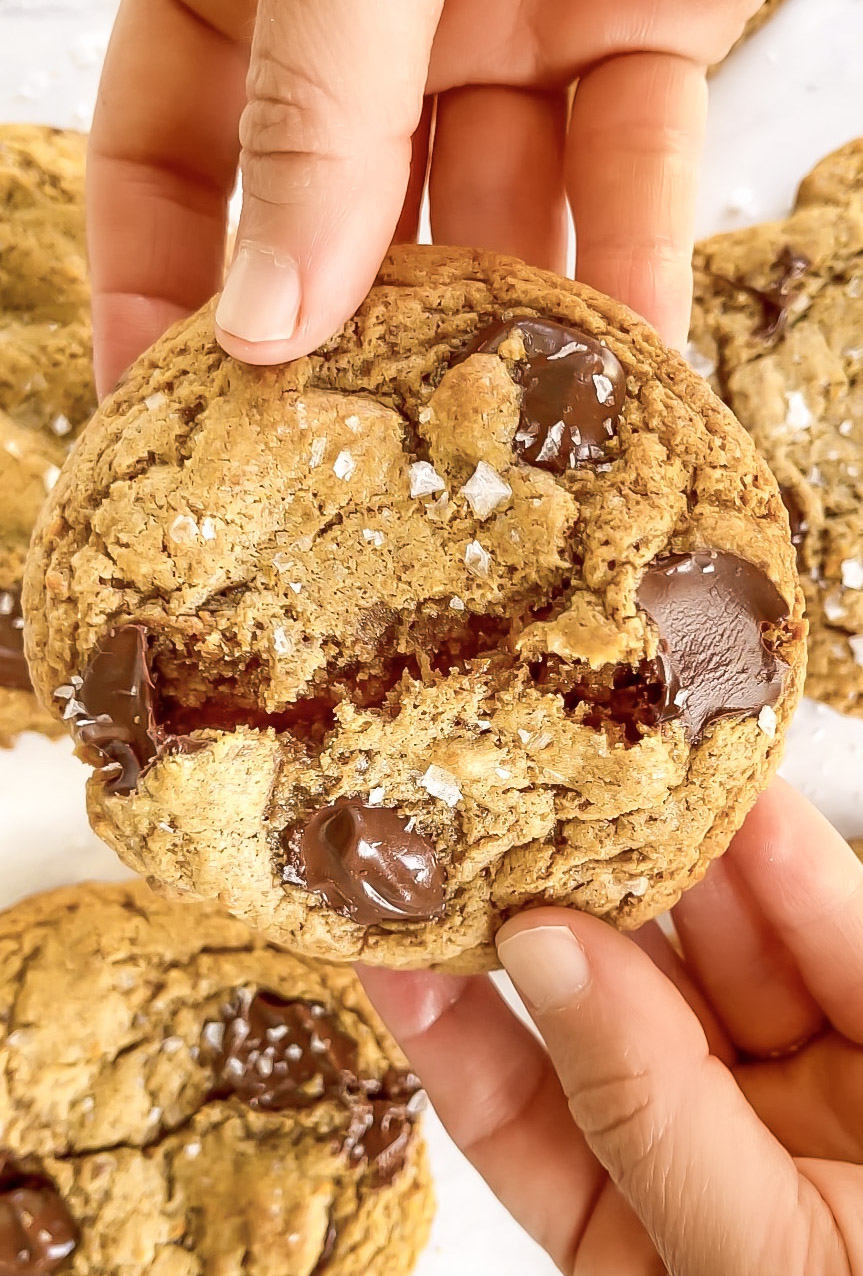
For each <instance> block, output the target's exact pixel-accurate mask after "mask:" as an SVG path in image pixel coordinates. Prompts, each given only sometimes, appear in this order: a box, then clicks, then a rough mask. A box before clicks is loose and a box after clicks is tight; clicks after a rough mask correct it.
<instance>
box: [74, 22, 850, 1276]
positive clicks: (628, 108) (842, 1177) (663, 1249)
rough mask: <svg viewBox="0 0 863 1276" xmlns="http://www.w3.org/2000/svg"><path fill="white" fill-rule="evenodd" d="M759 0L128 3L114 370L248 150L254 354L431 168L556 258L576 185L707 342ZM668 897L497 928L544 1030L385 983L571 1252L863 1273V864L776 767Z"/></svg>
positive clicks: (321, 291)
mask: <svg viewBox="0 0 863 1276" xmlns="http://www.w3.org/2000/svg"><path fill="white" fill-rule="evenodd" d="M756 7H757V4H756V2H755V0H747V2H743V0H740V2H737V3H732V2H731V0H710V2H707V0H705V2H703V3H694V2H693V0H614V3H611V2H609V3H605V4H596V3H593V2H590V3H588V0H584V2H580V0H569V2H568V3H567V4H566V5H565V6H564V5H562V4H561V3H560V0H532V2H531V3H528V2H527V0H498V2H497V3H495V5H494V6H493V8H491V7H490V6H489V5H488V4H487V3H483V0H446V3H445V4H444V3H443V0H411V3H410V5H406V4H405V3H404V0H364V3H363V5H362V7H359V6H358V4H357V0H261V2H260V4H259V6H258V7H257V11H256V8H255V5H254V4H253V3H251V2H250V0H187V2H186V3H182V2H181V0H124V3H123V5H122V6H121V11H120V15H119V19H118V23H117V28H116V31H115V34H114V38H113V39H112V42H111V48H110V51H109V56H108V59H107V63H106V68H105V73H104V77H103V83H102V88H101V92H100V99H99V107H98V110H97V113H96V119H95V122H94V128H93V134H92V143H91V155H90V165H89V183H90V236H91V258H92V267H93V277H94V289H95V296H94V318H95V325H96V358H97V372H98V380H99V385H100V388H101V390H102V392H103V393H104V392H105V391H106V390H108V389H110V387H111V385H112V384H113V383H114V382H115V381H116V379H117V377H118V376H119V375H120V374H121V372H122V371H123V369H124V368H125V367H126V365H127V364H128V363H129V362H130V361H131V360H132V359H133V358H134V357H135V356H136V355H137V354H139V353H140V352H141V350H142V349H143V348H144V347H145V346H147V345H148V344H150V342H151V341H152V340H154V339H155V338H156V337H157V336H158V335H159V334H160V333H161V332H162V331H163V329H164V328H165V327H167V326H168V324H169V323H171V322H172V321H173V320H174V319H177V318H179V317H180V316H181V315H184V314H186V313H188V312H189V311H190V310H193V309H194V308H195V307H197V306H198V305H199V304H200V303H201V302H202V301H203V300H204V299H205V298H206V297H207V296H209V295H210V294H211V293H213V292H215V291H217V289H218V288H219V287H220V285H221V281H222V274H223V264H224V251H225V241H224V236H225V220H226V206H227V199H228V195H229V192H230V189H231V187H232V185H233V181H234V176H235V172H236V167H237V163H238V160H239V161H241V163H242V169H243V179H244V191H245V202H244V207H243V214H242V220H241V224H240V228H239V232H238V240H237V242H238V251H237V257H236V259H235V263H234V268H233V270H232V272H231V274H230V275H229V279H228V284H227V288H226V293H225V295H224V296H223V300H222V304H221V306H220V308H219V312H218V321H219V322H218V327H217V335H218V337H219V339H220V340H221V341H222V343H223V345H224V346H225V348H226V349H227V350H228V351H229V352H230V353H232V354H235V355H237V356H238V357H241V358H244V359H246V360H248V361H251V362H257V363H268V362H276V361H281V360H284V359H289V358H295V357H298V356H300V355H302V354H305V353H306V352H307V351H309V350H311V349H313V348H314V347H315V346H317V345H318V344H319V343H320V342H321V341H323V340H325V339H327V338H328V337H329V336H330V335H331V334H332V333H333V332H334V331H335V330H336V329H337V328H338V327H339V326H340V325H341V323H342V322H343V321H344V320H345V319H347V318H348V317H349V315H350V314H351V313H352V312H353V310H354V309H355V307H356V305H357V303H358V302H359V301H360V300H361V298H362V297H363V296H364V295H365V293H366V291H367V289H368V287H369V285H370V283H371V281H372V278H373V276H374V274H375V271H376V269H377V267H378V265H379V262H380V260H381V257H382V256H383V253H384V252H385V250H386V247H387V245H388V244H389V243H390V241H391V240H392V239H393V238H396V239H399V240H409V239H411V238H413V237H414V236H415V234H416V227H417V221H418V213H419V206H420V200H421V197H422V193H423V189H424V185H425V178H426V171H427V167H428V189H429V200H430V211H431V220H432V229H433V233H434V236H435V238H436V239H437V240H438V241H439V242H451V243H471V244H474V245H476V246H479V247H482V248H488V249H493V250H498V251H501V252H511V253H515V254H516V255H519V256H522V257H525V258H526V259H527V260H529V261H532V262H535V263H537V264H539V265H542V266H547V267H550V268H553V269H558V270H561V269H563V268H564V266H565V250H566V206H567V200H568V202H569V205H570V207H571V209H572V213H573V216H574V221H575V225H576V230H577V237H578V254H577V271H576V273H577V275H578V277H579V278H580V279H582V280H584V281H585V282H587V283H590V284H593V285H594V286H595V287H598V288H600V289H602V290H603V291H606V292H608V293H610V294H612V295H614V296H616V297H618V298H619V299H620V300H622V301H625V302H627V303H628V304H629V305H631V306H632V307H633V308H634V309H635V310H637V311H639V312H640V313H641V314H642V315H644V316H645V317H646V318H647V319H649V320H650V321H651V322H653V323H654V324H655V325H656V326H657V328H658V329H659V331H660V332H661V334H662V335H663V336H664V337H665V339H666V340H668V341H669V342H671V343H675V344H677V343H680V342H682V340H683V338H684V335H685V332H686V327H687V322H688V315H689V306H690V292H691V274H690V257H691V250H692V233H693V208H694V199H695V191H696V185H697V177H698V163H699V154H700V149H701V140H702V132H703V124H704V115H705V110H706V91H705V80H704V76H705V67H706V66H707V65H709V64H712V63H715V62H717V61H719V60H720V59H721V58H722V57H723V56H724V54H725V53H726V52H727V50H728V49H729V48H730V46H731V44H732V43H733V42H734V40H735V39H736V37H737V36H738V35H739V34H740V31H741V29H742V26H743V23H744V21H745V19H746V18H748V17H749V16H750V15H751V13H752V12H753V10H754V9H755V8H756ZM358 15H361V19H362V21H359V20H358ZM492 15H493V21H492ZM247 73H248V82H249V94H248V101H247V94H246V89H245V83H244V82H245V78H246V75H247ZM576 78H577V79H578V81H579V83H578V88H577V91H576V93H575V97H574V101H573V105H572V109H571V113H569V110H568V99H569V86H570V85H571V83H572V82H573V80H575V79H576ZM433 100H434V102H435V109H436V121H435V129H434V137H433V145H431V146H430V120H431V115H432V110H431V103H432V101H433ZM241 117H242V119H241ZM240 139H241V140H242V153H241V146H240ZM675 922H676V926H677V932H678V935H679V939H680V949H681V952H680V953H678V952H676V951H675V949H674V948H673V947H672V946H671V945H670V944H669V942H668V940H667V939H666V938H665V937H664V936H663V934H662V932H661V931H659V930H658V928H656V927H655V926H653V925H651V926H649V927H645V928H644V929H643V930H642V931H641V932H640V933H639V934H638V936H637V937H636V938H635V939H634V940H633V939H632V938H628V937H624V936H622V935H618V934H617V933H615V932H614V931H612V930H611V929H610V928H609V927H607V926H605V925H603V923H601V922H599V921H597V920H596V919H594V918H590V917H587V916H582V915H579V914H577V913H572V912H567V911H564V910H550V909H539V910H533V911H530V912H528V913H525V914H523V915H522V916H521V917H519V918H516V919H514V920H513V921H511V922H510V923H508V925H507V926H506V927H504V929H503V930H502V931H501V932H500V936H499V953H500V957H501V960H502V962H503V964H504V965H505V966H506V967H507V969H508V970H509V973H510V974H511V976H512V977H513V979H514V981H515V983H516V985H517V986H518V987H519V988H520V990H521V992H522V994H523V996H524V999H525V1001H526V1004H527V1006H528V1009H529V1010H530V1013H531V1015H532V1017H533V1020H534V1022H535V1024H536V1026H537V1028H538V1029H539V1030H540V1032H541V1034H542V1036H543V1038H544V1040H545V1043H546V1046H547V1052H546V1050H545V1049H543V1047H542V1045H541V1044H540V1043H539V1042H538V1041H537V1040H536V1038H535V1037H534V1036H533V1035H532V1034H531V1033H530V1032H529V1031H528V1030H527V1029H526V1028H524V1027H523V1026H522V1025H521V1024H520V1023H519V1021H518V1020H517V1019H516V1018H514V1017H513V1016H512V1014H511V1013H510V1012H509V1010H508V1009H507V1008H506V1006H505V1005H504V1003H503V1002H502V1001H501V1000H500V998H499V997H498V995H497V993H496V992H495V990H494V987H493V985H492V984H491V983H490V982H489V981H487V980H485V979H469V980H464V979H455V978H452V977H445V976H439V975H434V974H431V973H419V974H417V973H402V974H394V973H389V972H386V971H380V970H375V971H367V972H366V973H365V979H366V982H367V986H368V988H369V990H370V992H371V993H372V995H373V997H374V998H375V1000H376V1001H377V1004H378V1007H379V1009H380V1010H381V1012H382V1013H383V1015H384V1017H385V1018H386V1019H387V1020H388V1021H389V1023H390V1025H391V1027H392V1028H393V1030H394V1032H395V1033H396V1035H398V1036H399V1037H400V1038H401V1040H402V1043H403V1045H404V1047H405V1050H406V1051H407V1053H408V1055H409V1056H410V1058H411V1060H412V1062H413V1064H414V1066H415V1067H416V1069H417V1070H418V1071H419V1072H420V1074H421V1076H422V1077H423V1080H424V1082H425V1084H426V1086H427V1088H428V1090H429V1092H430V1094H431V1097H432V1099H433V1101H434V1103H435V1105H436V1107H437V1109H438V1111H439V1113H440V1115H441V1116H442V1118H443V1120H444V1122H445V1123H446V1125H447V1126H448V1128H449V1130H450V1132H451V1134H452V1135H453V1137H454V1138H455V1140H456V1142H457V1143H459V1145H460V1146H461V1147H462V1148H463V1149H464V1151H465V1152H466V1153H467V1155H468V1156H470V1158H471V1159H472V1160H473V1162H474V1164H475V1165H476V1166H477V1168H478V1169H479V1171H480V1172H481V1173H482V1174H483V1175H484V1176H485V1178H486V1179H487V1180H488V1182H489V1183H490V1185H491V1186H492V1188H493V1189H494V1190H495V1191H496V1192H497V1194H498V1195H499V1196H500V1198H501V1199H502V1200H503V1201H504V1203H505V1204H506V1205H507V1206H508V1207H509V1209H510V1210H511V1211H512V1213H513V1214H514V1216H515V1217H516V1218H518V1219H519V1220H520V1221H521V1222H522V1223H523V1224H524V1226H525V1227H527V1228H528V1230H529V1231H531V1232H532V1234H533V1235H534V1236H536V1237H537V1239H538V1240H539V1242H540V1243H541V1244H542V1245H543V1246H544V1247H545V1248H546V1249H547V1250H548V1252H549V1253H550V1254H551V1255H552V1257H553V1258H554V1259H555V1261H556V1262H557V1263H558V1264H559V1266H560V1267H561V1269H562V1270H564V1271H567V1272H571V1273H577V1274H579V1276H587V1274H588V1273H590V1274H591V1276H597V1274H598V1276H648V1274H651V1276H652V1274H653V1273H657V1272H662V1271H666V1270H667V1271H670V1272H672V1273H674V1274H675V1276H713V1274H714V1273H715V1274H716V1276H720V1274H721V1276H762V1273H763V1276H768V1274H769V1276H775V1274H776V1273H782V1276H834V1274H835V1276H852V1274H856V1273H860V1272H863V1211H861V1209H860V1200H861V1194H863V1170H861V1168H860V1165H861V1162H863V1097H861V1096H863V1049H861V1043H863V866H861V865H860V864H859V862H858V861H857V860H856V859H855V858H854V856H853V855H852V853H851V852H850V850H849V849H848V847H847V846H846V845H845V844H844V842H843V841H842V839H841V838H840V837H838V835H837V834H836V833H835V832H834V831H833V830H832V829H831V828H830V827H829V826H828V825H827V824H826V823H825V822H824V821H823V820H822V819H821V817H820V816H818V815H817V813H816V812H814V811H813V810H812V808H811V807H809V806H808V805H807V804H806V803H805V802H804V801H803V800H802V799H801V798H800V797H798V796H797V795H796V794H794V793H793V792H791V791H790V790H789V789H788V788H787V787H786V786H783V785H781V784H779V785H776V786H774V788H773V789H772V790H771V791H770V792H769V793H768V794H766V795H764V796H763V797H762V799H761V800H760V802H759V803H758V805H757V807H756V809H755V811H754V812H753V814H752V816H751V817H750V819H749V820H748V821H747V824H746V825H745V827H744V829H743V831H742V832H741V833H740V834H739V835H738V837H737V838H736V839H735V841H734V843H733V845H732V847H731V849H730V850H729V852H728V853H727V855H726V856H725V857H724V859H722V860H720V861H718V862H717V863H716V864H715V865H714V866H713V867H712V868H711V870H710V873H709V874H708V876H707V878H706V879H705V881H704V882H703V883H701V884H700V885H699V886H697V887H695V888H694V890H692V891H691V892H690V893H689V894H688V895H687V896H685V897H684V899H683V900H682V901H681V903H680V904H679V905H678V906H677V908H676V910H675Z"/></svg>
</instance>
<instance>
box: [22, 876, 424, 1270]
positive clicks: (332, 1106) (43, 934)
mask: <svg viewBox="0 0 863 1276" xmlns="http://www.w3.org/2000/svg"><path fill="white" fill-rule="evenodd" d="M0 1037H2V1049H0V1068H2V1087H0V1126H2V1130H3V1135H2V1144H3V1147H2V1165H0V1212H2V1215H3V1219H4V1225H3V1228H2V1229H0V1230H2V1233H3V1235H2V1236H0V1250H2V1245H3V1242H4V1238H5V1237H7V1235H8V1234H9V1228H8V1226H7V1219H8V1217H9V1215H10V1213H11V1214H17V1216H18V1219H19V1222H20V1218H21V1211H20V1208H19V1206H18V1202H17V1201H16V1197H15V1193H16V1191H18V1192H19V1193H20V1191H21V1187H22V1181H23V1183H24V1186H25V1187H26V1188H27V1190H29V1191H30V1193H31V1196H30V1199H29V1201H27V1202H25V1204H27V1205H28V1206H29V1208H30V1212H31V1213H33V1212H34V1207H33V1199H34V1196H35V1199H36V1201H37V1203H38V1204H39V1208H38V1209H36V1210H35V1212H36V1214H37V1215H42V1216H43V1222H44V1224H45V1230H46V1232H47V1233H48V1237H49V1240H48V1241H47V1242H46V1240H45V1238H44V1237H43V1238H42V1239H41V1240H39V1238H38V1237H37V1239H36V1240H31V1242H30V1250H29V1252H30V1255H31V1264H35V1263H36V1262H37V1260H40V1259H41V1262H42V1265H41V1266H39V1265H30V1266H28V1265H27V1264H26V1263H24V1262H21V1260H19V1263H20V1265H19V1266H16V1267H15V1270H16V1271H20V1272H21V1273H22V1276H25V1274H26V1273H27V1272H29V1271H32V1272H34V1273H35V1272H38V1273H41V1274H42V1276H45V1274H46V1273H49V1272H53V1271H55V1270H56V1271H59V1272H66V1271H68V1272H70V1273H75V1274H76V1276H106V1273H111V1274H112V1276H136V1274H137V1273H140V1274H141V1276H143V1274H144V1273H148V1274H150V1276H154V1274H155V1276H204V1273H213V1272H215V1271H218V1272H219V1273H220V1274H224V1276H240V1273H242V1274H244V1276H245V1274H248V1276H312V1273H316V1274H317V1276H320V1274H321V1273H324V1272H326V1273H328V1276H365V1274H366V1273H369V1274H372V1276H402V1274H403V1273H407V1272H408V1271H410V1269H411V1267H412V1266H413V1262H414V1260H415V1258H416V1256H417V1254H418V1252H419V1250H420V1249H421V1248H422V1246H423V1244H424V1243H425V1239H426V1237H427V1234H428V1228H429V1222H430V1217H431V1213H432V1196H431V1188H430V1184H429V1178H428V1169H427V1163H426V1154H425V1149H424V1146H423V1143H422V1139H421V1136H420V1132H419V1127H418V1125H417V1124H416V1120H415V1118H416V1111H415V1105H416V1097H417V1082H416V1078H412V1077H410V1075H409V1074H407V1073H405V1072H404V1070H403V1068H404V1061H403V1060H402V1058H401V1056H400V1055H399V1053H398V1050H397V1048H396V1047H395V1045H394V1043H393V1042H392V1040H391V1039H390V1038H389V1036H388V1034H387V1033H386V1031H385V1029H384V1028H383V1026H382V1025H381V1024H380V1022H379V1021H378V1020H377V1018H376V1016H375V1015H374V1012H373V1011H372V1010H371V1007H370V1006H369V1003H368V1001H367V1000H366V998H365V995H364V994H363V992H362V989H361V987H360V985H359V982H358V980H357V979H356V978H355V976H354V975H353V974H352V973H351V972H350V971H348V970H347V969H341V968H332V967H326V966H324V965H323V964H322V963H316V962H313V961H307V960H303V959H301V958H298V957H295V956H291V955H289V954H287V953H285V952H282V951H279V950H277V949H276V948H274V947H271V946H269V945H268V944H266V943H265V942H264V941H263V940H261V939H260V938H257V937H255V936H254V935H253V934H252V933H251V932H250V931H249V930H248V929H247V928H246V927H245V926H243V925H242V923H240V922H238V921H236V920H235V919H233V918H231V917H229V916H227V915H226V914H225V913H224V912H222V911H221V910H219V909H217V908H215V907H213V906H210V905H193V904H185V905H180V904H176V903H169V902H167V901H165V900H160V899H159V898H158V897H157V896H155V895H154V894H153V893H152V892H151V891H150V890H149V889H148V888H147V887H145V886H144V884H143V883H141V882H136V883H123V884H120V885H110V886H98V885H88V886H80V887H73V888H68V889H63V890H58V891H54V892H51V893H50V894H47V895H43V896H36V897H34V898H33V899H30V900H26V901H24V902H23V903H21V904H19V905H18V906H17V907H15V908H13V909H10V910H9V911H7V912H5V913H3V914H2V915H0ZM286 1042H287V1043H288V1044H287V1045H286V1044H285V1043H286ZM399 1087H400V1088H399ZM412 1100H413V1101H412ZM52 1240H53V1244H54V1247H55V1250H56V1253H57V1255H58V1256H59V1257H58V1258H57V1261H51V1260H50V1258H49V1257H48V1254H47V1250H48V1249H49V1248H50V1244H51V1243H52ZM70 1245H71V1246H72V1249H71V1253H70V1252H69V1247H70ZM64 1250H65V1253H63V1252H62V1251H64ZM7 1261H9V1260H8V1256H7V1255H6V1254H5V1253H2V1252H0V1262H2V1263H5V1262H7ZM4 1270H5V1268H4ZM9 1270H10V1271H11V1270H12V1268H11V1267H10V1268H9Z"/></svg>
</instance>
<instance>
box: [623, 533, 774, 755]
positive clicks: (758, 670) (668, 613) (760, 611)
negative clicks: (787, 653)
mask: <svg viewBox="0 0 863 1276" xmlns="http://www.w3.org/2000/svg"><path fill="white" fill-rule="evenodd" d="M638 604H639V606H640V607H642V608H643V609H644V611H646V612H647V614H648V615H649V616H650V618H651V619H652V620H653V622H654V624H655V625H656V627H657V629H658V630H659V638H660V643H659V653H658V660H659V663H660V666H661V670H662V675H663V683H664V689H665V694H664V698H663V702H662V704H661V706H660V708H661V717H662V718H663V719H668V718H676V717H680V718H682V719H683V724H684V728H685V730H686V736H687V739H688V740H689V741H690V742H693V741H695V740H697V739H699V737H700V736H701V734H702V732H703V731H704V728H705V727H706V726H707V725H708V724H709V723H711V722H713V721H715V720H716V719H717V718H722V717H726V716H728V715H731V714H745V715H749V714H757V713H758V712H759V711H760V710H761V709H763V708H764V707H765V705H772V704H774V703H775V702H776V700H777V699H778V698H779V695H780V693H781V691H782V684H783V680H784V677H785V673H786V671H787V665H786V664H785V663H784V661H782V660H780V659H779V657H778V656H776V655H775V654H774V653H773V652H772V651H770V650H769V648H768V647H767V646H766V645H765V643H764V630H765V628H766V627H767V626H769V625H776V624H779V623H780V622H781V621H782V620H784V619H785V618H786V617H787V615H788V608H787V606H786V604H785V600H784V599H783V598H782V595H781V594H780V593H779V591H778V589H777V588H776V586H775V585H774V584H773V583H772V581H770V580H769V579H768V577H767V576H765V575H764V573H763V572H762V571H760V570H759V568H757V567H755V566H753V564H752V563H747V562H745V561H744V560H743V559H741V558H737V557H735V556H734V555H733V554H720V553H716V552H703V553H695V554H673V555H671V556H670V557H669V558H661V559H657V560H656V561H655V562H653V563H651V565H650V566H649V567H648V569H647V571H646V572H645V575H644V578H643V580H642V582H641V584H640V586H639V588H638Z"/></svg>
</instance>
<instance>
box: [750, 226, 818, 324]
mask: <svg viewBox="0 0 863 1276" xmlns="http://www.w3.org/2000/svg"><path fill="white" fill-rule="evenodd" d="M811 265H812V262H811V261H810V260H809V258H808V257H806V256H804V254H803V253H797V252H795V251H794V249H793V248H792V247H791V246H790V244H786V245H785V247H784V248H783V249H782V252H781V253H780V254H779V256H778V257H777V259H776V262H775V263H774V267H773V269H774V271H775V272H777V279H776V283H775V284H774V285H773V286H772V287H770V288H759V289H756V290H755V291H756V292H757V295H758V298H759V300H760V301H761V305H762V307H763V308H764V320H763V322H762V324H761V325H760V327H758V328H757V329H756V331H755V335H756V336H757V337H765V338H767V340H771V341H777V340H778V339H779V337H781V336H782V334H783V332H784V331H785V328H786V326H787V324H788V312H789V310H790V308H791V306H792V305H793V304H794V302H795V301H796V300H797V298H798V296H799V295H800V292H799V289H797V288H795V287H794V285H795V284H796V283H797V282H798V281H799V280H800V279H802V278H803V276H804V275H805V274H806V271H807V270H808V269H809V267H810V266H811Z"/></svg>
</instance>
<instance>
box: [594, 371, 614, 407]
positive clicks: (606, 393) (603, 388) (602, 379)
mask: <svg viewBox="0 0 863 1276" xmlns="http://www.w3.org/2000/svg"><path fill="white" fill-rule="evenodd" d="M593 388H594V390H595V391H596V397H597V399H598V400H599V402H600V403H601V404H602V405H603V407H604V406H605V405H606V404H607V403H613V402H614V386H613V385H612V384H611V381H610V379H609V378H608V377H607V376H606V375H605V373H603V372H594V374H593Z"/></svg>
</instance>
